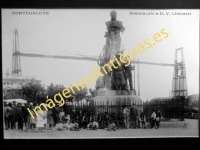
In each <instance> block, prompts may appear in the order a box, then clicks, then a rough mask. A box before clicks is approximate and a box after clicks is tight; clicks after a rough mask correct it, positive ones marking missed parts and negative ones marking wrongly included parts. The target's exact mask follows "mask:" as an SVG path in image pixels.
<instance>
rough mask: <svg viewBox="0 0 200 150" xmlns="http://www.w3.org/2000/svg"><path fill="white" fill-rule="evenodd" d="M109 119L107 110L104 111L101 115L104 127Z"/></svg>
mask: <svg viewBox="0 0 200 150" xmlns="http://www.w3.org/2000/svg"><path fill="white" fill-rule="evenodd" d="M109 120H110V116H109V115H108V112H105V113H104V117H103V122H104V128H107V126H108V123H109Z"/></svg>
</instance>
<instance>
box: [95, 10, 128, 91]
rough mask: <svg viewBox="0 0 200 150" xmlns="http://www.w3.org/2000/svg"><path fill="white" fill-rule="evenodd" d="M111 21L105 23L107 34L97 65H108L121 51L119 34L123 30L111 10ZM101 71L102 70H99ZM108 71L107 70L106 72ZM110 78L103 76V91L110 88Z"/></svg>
mask: <svg viewBox="0 0 200 150" xmlns="http://www.w3.org/2000/svg"><path fill="white" fill-rule="evenodd" d="M110 16H111V20H110V21H108V22H106V26H107V32H106V33H105V36H104V37H105V38H106V44H105V45H104V47H103V50H102V52H101V54H100V56H99V59H98V64H99V65H100V66H103V65H104V64H106V63H108V62H109V61H110V59H112V58H113V56H114V55H117V54H119V53H120V49H121V37H120V32H123V31H124V30H125V28H124V27H123V25H122V22H121V21H118V20H117V12H116V11H115V10H112V11H111V12H110ZM100 71H101V72H103V71H102V68H101V70H100ZM109 71H110V70H109V69H107V72H109ZM110 82H111V80H110V76H109V75H108V74H104V77H103V83H104V89H110V86H111V83H110Z"/></svg>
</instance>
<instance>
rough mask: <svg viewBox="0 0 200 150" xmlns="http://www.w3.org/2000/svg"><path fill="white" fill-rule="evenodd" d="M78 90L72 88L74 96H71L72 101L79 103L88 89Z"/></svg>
mask: <svg viewBox="0 0 200 150" xmlns="http://www.w3.org/2000/svg"><path fill="white" fill-rule="evenodd" d="M79 88H80V91H79V90H78V89H76V88H74V92H75V94H73V93H72V96H73V97H74V101H81V100H82V99H84V98H85V97H86V95H87V93H88V89H87V88H84V89H82V88H81V87H79Z"/></svg>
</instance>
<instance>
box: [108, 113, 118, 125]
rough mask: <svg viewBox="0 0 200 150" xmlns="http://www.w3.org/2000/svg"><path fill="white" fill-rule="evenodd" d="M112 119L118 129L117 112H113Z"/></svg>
mask: <svg viewBox="0 0 200 150" xmlns="http://www.w3.org/2000/svg"><path fill="white" fill-rule="evenodd" d="M110 119H111V120H112V122H114V123H115V125H116V127H117V125H118V121H117V117H116V115H115V112H113V113H112V114H111V115H110Z"/></svg>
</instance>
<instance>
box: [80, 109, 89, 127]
mask: <svg viewBox="0 0 200 150" xmlns="http://www.w3.org/2000/svg"><path fill="white" fill-rule="evenodd" d="M87 120H88V118H87V115H86V114H85V113H84V114H83V116H82V117H81V128H83V129H85V128H87Z"/></svg>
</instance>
